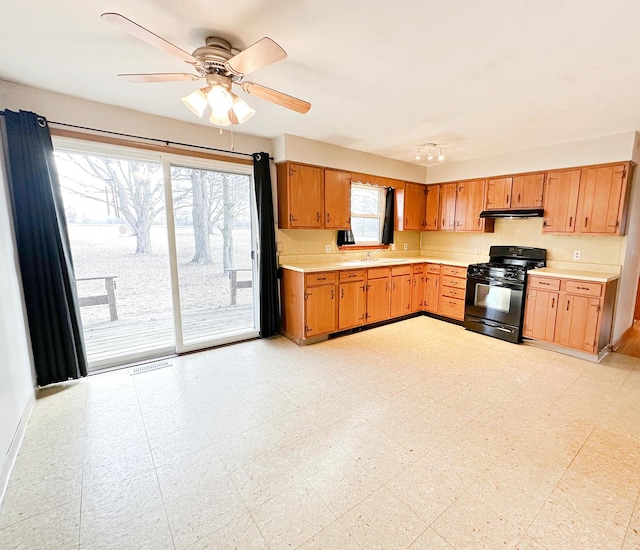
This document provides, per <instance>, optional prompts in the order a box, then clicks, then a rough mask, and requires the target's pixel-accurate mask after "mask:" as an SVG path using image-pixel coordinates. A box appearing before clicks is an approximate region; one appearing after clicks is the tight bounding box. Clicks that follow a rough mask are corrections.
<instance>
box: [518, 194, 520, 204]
mask: <svg viewBox="0 0 640 550" xmlns="http://www.w3.org/2000/svg"><path fill="white" fill-rule="evenodd" d="M518 204H520V193H518Z"/></svg>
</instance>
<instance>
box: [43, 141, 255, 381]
mask: <svg viewBox="0 0 640 550" xmlns="http://www.w3.org/2000/svg"><path fill="white" fill-rule="evenodd" d="M56 157H57V165H58V171H59V175H60V185H61V187H62V194H63V199H64V205H65V212H66V217H67V224H68V227H69V237H70V241H71V249H72V254H73V261H74V267H75V273H76V288H77V291H78V297H79V303H80V314H81V318H82V323H83V331H84V336H85V342H86V350H87V359H88V362H89V367H90V369H91V370H97V369H100V368H105V367H111V366H116V365H119V364H125V363H129V362H133V361H137V360H142V359H145V358H151V357H156V356H163V355H168V354H171V353H175V352H176V351H177V352H183V351H191V350H196V349H201V348H205V347H211V346H214V345H217V344H222V343H227V342H231V341H235V340H241V339H245V338H248V337H253V336H256V335H257V334H258V326H257V324H256V323H257V319H258V315H257V299H256V296H257V295H258V294H257V291H258V289H257V288H256V285H255V283H254V281H255V280H257V278H255V277H254V269H255V262H254V261H253V251H254V250H256V247H257V242H256V238H255V232H254V228H255V224H254V215H255V214H254V212H255V206H254V199H253V193H252V189H253V185H252V173H251V167H250V166H247V165H235V164H231V163H214V162H212V161H207V162H201V161H198V162H195V163H194V162H193V161H192V160H191V159H186V158H183V157H167V156H163V155H155V154H154V155H149V154H147V153H145V152H141V151H134V150H131V149H125V148H115V147H106V146H99V147H96V146H94V145H91V146H85V145H82V144H78V143H72V144H69V143H67V142H64V141H63V142H62V143H58V142H56Z"/></svg>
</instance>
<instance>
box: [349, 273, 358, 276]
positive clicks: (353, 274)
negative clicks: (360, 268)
mask: <svg viewBox="0 0 640 550" xmlns="http://www.w3.org/2000/svg"><path fill="white" fill-rule="evenodd" d="M349 277H357V275H356V274H355V273H352V274H351V275H349Z"/></svg>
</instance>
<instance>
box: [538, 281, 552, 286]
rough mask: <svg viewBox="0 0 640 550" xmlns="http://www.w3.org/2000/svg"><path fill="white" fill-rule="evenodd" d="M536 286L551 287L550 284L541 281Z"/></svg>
mask: <svg viewBox="0 0 640 550" xmlns="http://www.w3.org/2000/svg"><path fill="white" fill-rule="evenodd" d="M538 284H539V285H544V286H550V285H551V283H543V282H542V281H539V282H538Z"/></svg>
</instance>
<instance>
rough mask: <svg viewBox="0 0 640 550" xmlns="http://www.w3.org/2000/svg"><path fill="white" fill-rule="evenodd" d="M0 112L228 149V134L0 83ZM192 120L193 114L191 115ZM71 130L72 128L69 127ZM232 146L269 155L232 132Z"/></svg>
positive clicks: (267, 144)
mask: <svg viewBox="0 0 640 550" xmlns="http://www.w3.org/2000/svg"><path fill="white" fill-rule="evenodd" d="M0 109H10V110H12V111H17V110H19V109H22V110H24V111H33V112H35V113H37V114H39V115H42V116H44V117H46V118H47V119H48V120H49V121H55V122H64V123H67V124H75V125H78V126H86V127H89V128H98V129H100V130H108V131H110V132H121V133H124V134H131V135H136V136H142V137H149V138H155V139H161V140H169V141H173V142H179V143H188V144H192V145H201V146H204V147H215V148H218V149H230V148H231V132H229V131H227V130H223V134H222V135H220V132H219V131H218V128H216V127H214V126H212V125H209V126H203V125H201V124H189V123H187V122H182V121H179V120H174V119H171V118H166V117H160V116H157V115H150V114H147V113H141V112H139V111H132V110H130V109H123V108H122V107H114V106H112V105H106V104H104V103H97V102H95V101H88V100H86V99H79V98H77V97H72V96H67V95H63V94H58V93H54V92H48V91H46V90H40V89H38V88H30V87H28V86H21V85H19V84H14V83H12V82H6V81H2V80H0ZM194 119H195V115H194ZM70 129H72V128H70ZM233 141H234V147H235V150H236V151H239V152H243V153H257V152H261V151H265V152H267V153H271V140H269V139H264V138H259V137H254V136H250V135H247V134H242V133H238V132H234V140H233Z"/></svg>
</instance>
